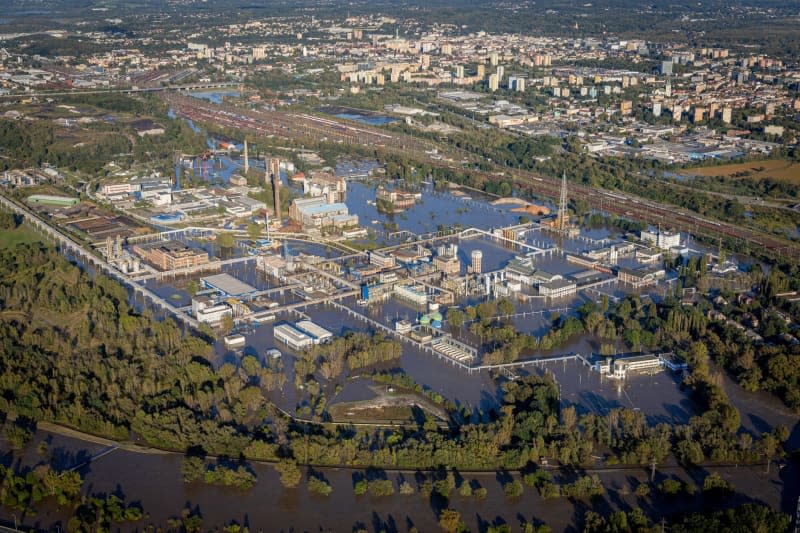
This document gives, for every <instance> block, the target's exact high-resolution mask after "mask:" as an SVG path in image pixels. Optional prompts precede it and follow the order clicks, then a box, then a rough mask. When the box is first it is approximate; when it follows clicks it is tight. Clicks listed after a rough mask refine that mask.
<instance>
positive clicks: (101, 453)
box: [65, 445, 119, 472]
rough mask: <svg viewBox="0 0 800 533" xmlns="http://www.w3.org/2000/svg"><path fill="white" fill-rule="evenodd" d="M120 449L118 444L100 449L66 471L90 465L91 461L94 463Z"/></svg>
mask: <svg viewBox="0 0 800 533" xmlns="http://www.w3.org/2000/svg"><path fill="white" fill-rule="evenodd" d="M118 449H119V448H118V447H117V446H116V445H114V446H109V447H108V448H105V449H103V450H100V451H99V452H97V453H96V454H94V455H92V456H91V457H89V458H88V459H86V460H85V461H81V462H80V463H78V464H76V465H75V466H73V467H72V468H69V469H67V470H65V472H75V471H76V470H80V469H81V468H83V467H85V466H89V464H90V463H93V462H95V461H97V460H98V459H101V458H102V457H105V456H106V455H108V454H110V453H112V452H115V451H116V450H118Z"/></svg>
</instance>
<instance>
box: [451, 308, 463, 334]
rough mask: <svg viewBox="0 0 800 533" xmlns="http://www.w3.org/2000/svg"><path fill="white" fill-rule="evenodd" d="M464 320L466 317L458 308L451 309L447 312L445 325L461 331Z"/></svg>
mask: <svg viewBox="0 0 800 533" xmlns="http://www.w3.org/2000/svg"><path fill="white" fill-rule="evenodd" d="M465 318H466V315H465V314H464V311H462V310H461V309H459V308H458V307H451V308H449V309H448V310H447V325H448V326H450V328H451V329H454V330H455V329H461V327H462V326H463V325H464V319H465Z"/></svg>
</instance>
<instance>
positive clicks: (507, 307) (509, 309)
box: [497, 298, 516, 315]
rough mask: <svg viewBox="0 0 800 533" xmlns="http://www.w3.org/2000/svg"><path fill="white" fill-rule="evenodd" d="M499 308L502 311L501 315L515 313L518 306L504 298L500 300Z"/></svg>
mask: <svg viewBox="0 0 800 533" xmlns="http://www.w3.org/2000/svg"><path fill="white" fill-rule="evenodd" d="M497 310H498V312H499V313H500V315H513V314H514V311H516V308H515V307H514V304H513V303H511V302H510V301H509V300H508V299H506V298H503V299H501V300H498V302H497Z"/></svg>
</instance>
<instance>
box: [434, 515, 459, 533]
mask: <svg viewBox="0 0 800 533" xmlns="http://www.w3.org/2000/svg"><path fill="white" fill-rule="evenodd" d="M439 527H440V528H442V531H445V532H446V533H457V532H458V531H461V530H462V529H463V528H464V523H463V522H462V521H461V513H459V512H458V511H456V510H454V509H442V512H441V513H439Z"/></svg>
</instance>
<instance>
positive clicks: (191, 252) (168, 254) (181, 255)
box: [133, 241, 209, 270]
mask: <svg viewBox="0 0 800 533" xmlns="http://www.w3.org/2000/svg"><path fill="white" fill-rule="evenodd" d="M133 252H134V253H135V254H137V255H139V256H140V257H141V258H142V259H144V260H145V261H147V262H148V263H150V264H151V265H153V266H154V267H156V268H158V269H160V270H175V269H178V268H189V267H193V266H198V265H204V264H206V263H208V262H209V258H208V253H207V252H205V251H203V250H200V249H196V248H190V247H188V246H186V245H185V244H183V243H182V242H178V241H164V242H158V243H154V244H136V245H134V246H133Z"/></svg>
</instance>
